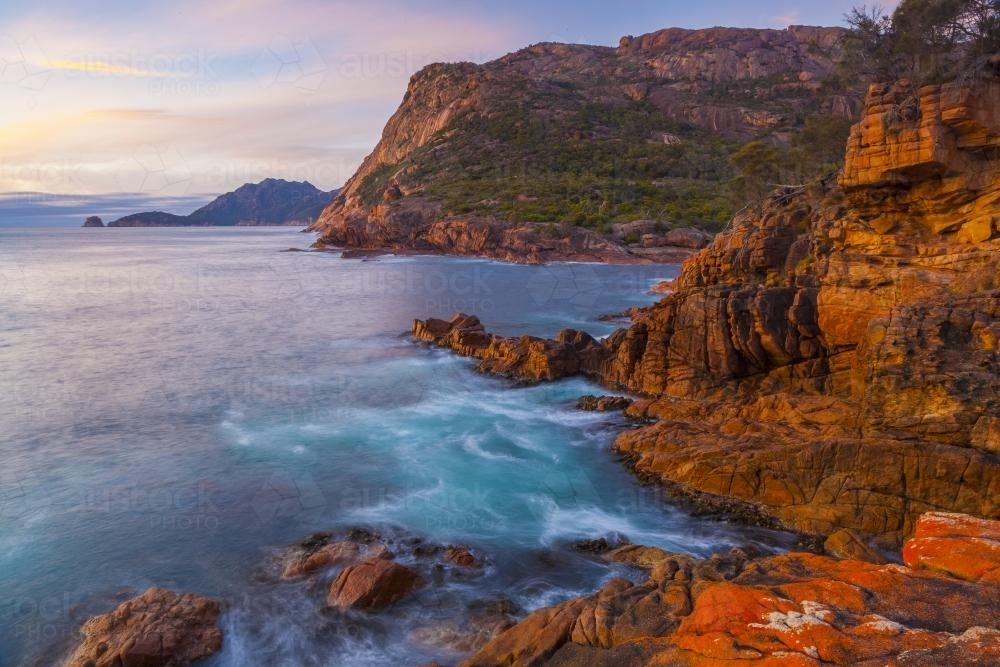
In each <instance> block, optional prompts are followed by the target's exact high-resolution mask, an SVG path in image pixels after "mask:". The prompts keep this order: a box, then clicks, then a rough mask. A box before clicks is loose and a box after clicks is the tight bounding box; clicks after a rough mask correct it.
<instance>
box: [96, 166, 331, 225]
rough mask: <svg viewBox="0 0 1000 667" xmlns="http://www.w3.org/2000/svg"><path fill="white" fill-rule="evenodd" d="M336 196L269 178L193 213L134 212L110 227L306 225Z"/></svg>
mask: <svg viewBox="0 0 1000 667" xmlns="http://www.w3.org/2000/svg"><path fill="white" fill-rule="evenodd" d="M335 196H336V191H334V192H323V191H322V190H319V189H318V188H316V187H315V186H313V185H312V184H311V183H308V182H304V181H303V182H295V181H285V180H282V179H276V178H267V179H264V180H263V181H261V182H260V183H247V184H245V185H242V186H240V187H239V188H237V189H236V190H234V191H233V192H228V193H226V194H224V195H221V196H219V197H217V198H216V199H214V200H212V201H211V202H210V203H208V204H206V205H205V206H202V207H201V208H199V209H198V210H197V211H195V212H194V213H192V214H190V215H175V214H173V213H165V212H163V211H149V212H145V213H133V214H131V215H127V216H125V217H123V218H119V219H117V220H113V221H111V222H109V223H108V227H212V226H218V227H237V226H240V227H244V226H267V225H296V226H303V227H304V226H307V225H309V224H311V223H312V222H313V221H315V220H316V218H317V217H318V216H319V214H320V212H322V210H323V209H324V208H325V207H326V206H327V204H329V203H330V200H331V199H333V197H335Z"/></svg>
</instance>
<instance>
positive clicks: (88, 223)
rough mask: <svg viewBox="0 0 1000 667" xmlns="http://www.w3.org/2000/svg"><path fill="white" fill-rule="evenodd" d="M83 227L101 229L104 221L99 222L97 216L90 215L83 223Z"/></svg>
mask: <svg viewBox="0 0 1000 667" xmlns="http://www.w3.org/2000/svg"><path fill="white" fill-rule="evenodd" d="M83 226H84V227H103V226H104V221H103V220H101V219H100V218H99V217H98V216H96V215H92V216H90V217H89V218H87V219H86V220H84V221H83Z"/></svg>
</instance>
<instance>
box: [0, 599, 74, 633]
mask: <svg viewBox="0 0 1000 667" xmlns="http://www.w3.org/2000/svg"><path fill="white" fill-rule="evenodd" d="M79 603H80V601H79V600H76V599H74V598H73V597H72V596H70V594H69V593H62V594H59V595H47V596H40V597H34V596H30V595H21V596H12V597H6V598H0V624H2V625H5V626H7V627H9V628H13V634H14V638H15V639H20V640H22V641H32V642H38V641H48V642H51V641H56V640H62V639H68V638H70V637H71V636H74V635H75V631H76V625H77V624H76V620H77V619H75V618H74V613H73V612H74V610H75V609H76V608H77V607H78V605H79Z"/></svg>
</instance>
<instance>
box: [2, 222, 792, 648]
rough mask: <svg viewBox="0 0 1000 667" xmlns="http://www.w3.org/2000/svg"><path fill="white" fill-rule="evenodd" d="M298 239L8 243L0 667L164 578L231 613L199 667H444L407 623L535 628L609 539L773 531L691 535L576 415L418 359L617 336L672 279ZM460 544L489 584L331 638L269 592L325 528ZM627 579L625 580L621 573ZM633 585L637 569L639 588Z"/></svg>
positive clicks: (292, 603)
mask: <svg viewBox="0 0 1000 667" xmlns="http://www.w3.org/2000/svg"><path fill="white" fill-rule="evenodd" d="M311 241H312V237H311V236H309V235H305V234H301V233H299V232H297V231H294V230H287V229H58V230H18V229H0V665H5V666H6V665H22V664H52V663H53V662H54V661H56V660H57V659H58V657H59V656H60V655H61V652H62V651H64V650H65V648H66V646H67V644H68V643H69V642H71V641H72V637H73V633H74V632H75V630H76V629H77V628H78V627H79V625H80V623H81V622H82V621H83V620H84V619H85V618H87V617H88V616H89V615H92V614H95V613H101V612H104V611H107V610H109V609H111V608H113V607H114V606H115V605H116V604H117V603H118V602H120V601H121V600H122V599H124V597H125V596H130V595H134V594H137V593H138V592H141V591H142V590H144V589H145V588H147V587H149V586H152V585H158V586H164V587H168V588H173V589H178V590H191V591H197V592H201V593H204V594H207V595H211V596H215V597H217V598H219V599H222V600H224V601H225V611H224V615H223V625H224V630H225V633H226V640H225V646H224V649H223V651H222V653H221V654H219V655H218V656H216V657H214V658H212V659H210V660H209V661H207V664H208V665H212V666H220V665H227V666H230V665H231V666H234V667H235V666H237V665H240V666H242V665H248V664H257V665H342V664H374V665H382V664H419V663H422V662H427V661H430V660H440V661H444V662H448V661H454V660H455V658H456V655H455V654H453V653H449V652H448V651H447V650H446V649H442V648H440V647H436V646H434V645H428V644H427V642H423V641H420V640H418V639H417V637H419V636H421V635H420V632H419V630H420V629H421V628H422V627H426V626H429V625H433V624H436V623H441V622H443V621H447V619H448V618H449V616H451V617H453V616H454V615H455V614H459V613H464V612H463V611H462V610H464V609H465V605H467V604H468V603H469V602H470V601H472V600H490V599H496V598H498V597H504V598H506V599H508V600H510V601H511V602H513V603H514V604H515V605H517V606H518V607H519V608H520V609H521V610H523V611H524V612H527V611H530V610H532V609H535V608H537V607H539V606H543V605H547V604H553V603H555V602H558V601H560V600H563V599H565V598H567V597H570V596H573V595H578V594H583V593H587V592H591V591H593V590H595V589H596V588H597V587H598V586H599V585H600V584H601V582H602V581H605V580H607V579H609V578H611V577H613V576H621V575H622V574H623V571H622V570H620V569H613V568H610V567H608V566H606V565H603V564H601V563H599V562H598V561H597V560H596V559H593V558H591V557H588V556H587V555H586V554H583V553H580V552H578V551H576V550H574V549H573V548H572V544H573V543H574V542H576V541H579V540H584V539H593V538H598V537H602V536H604V537H607V536H612V537H616V538H622V537H624V538H627V539H629V540H631V541H633V542H639V543H645V544H651V545H657V546H661V547H665V548H668V549H672V550H676V551H683V552H689V553H693V554H708V553H711V552H713V551H716V550H720V549H726V548H728V547H729V546H731V545H737V544H746V543H748V542H755V543H758V544H763V545H765V546H767V547H772V548H779V547H780V546H782V544H783V538H782V537H781V536H778V535H773V534H767V533H761V532H759V531H750V530H749V529H743V528H738V527H732V526H728V525H726V524H724V523H718V522H712V521H707V520H704V519H692V518H690V517H687V516H686V515H684V514H683V513H681V512H679V511H677V510H675V509H673V508H671V507H670V506H669V505H666V504H664V503H663V502H661V501H660V499H659V498H658V496H657V494H656V493H655V492H654V491H653V490H650V489H643V488H642V487H640V486H639V485H637V484H636V483H635V482H634V480H633V479H632V477H631V476H630V475H629V473H628V472H627V471H625V470H624V469H623V468H622V467H621V466H620V465H619V464H618V463H617V462H616V459H615V457H614V456H613V455H612V454H611V453H610V452H609V451H608V445H609V443H610V441H611V439H612V438H613V437H614V434H615V433H616V432H619V431H620V429H621V428H623V427H625V426H624V425H623V424H621V423H620V421H619V420H618V419H617V418H616V417H612V416H608V415H594V414H585V413H580V412H577V411H575V410H574V409H573V407H572V406H573V403H574V401H575V399H576V398H577V397H578V396H580V395H581V394H584V393H595V392H599V391H600V390H599V389H598V388H596V387H594V386H592V385H590V384H588V383H586V382H584V381H582V380H569V381H564V382H559V383H555V384H551V385H545V386H541V387H535V388H527V389H526V388H517V387H513V386H511V385H509V384H508V383H506V382H504V381H501V380H498V379H494V378H488V377H483V376H480V375H477V374H476V373H474V372H473V371H472V363H471V362H470V361H468V360H465V359H459V358H456V357H454V356H452V355H450V354H448V353H445V352H443V351H439V350H432V349H428V348H427V347H425V346H421V345H418V344H415V343H414V342H412V341H411V340H410V338H409V337H408V335H407V333H408V331H409V329H410V325H411V321H412V319H413V318H414V317H421V318H423V317H427V316H434V317H448V316H450V315H451V314H452V313H454V312H456V311H459V310H461V311H465V312H469V313H475V314H477V315H479V316H480V317H481V318H482V320H483V321H484V323H485V324H486V325H487V328H489V329H490V330H492V331H494V332H497V333H502V334H516V333H530V334H536V335H546V336H551V335H554V334H555V333H557V332H558V331H559V330H560V329H561V328H564V327H567V326H570V327H576V328H582V329H585V330H587V331H589V332H590V333H592V334H594V335H595V336H602V335H607V334H608V333H610V332H611V331H612V330H613V328H614V326H615V325H614V324H608V323H603V322H599V321H598V320H597V317H598V316H599V315H601V314H604V313H612V312H620V311H622V310H623V309H625V308H627V307H629V306H633V305H639V304H646V303H650V302H651V301H652V300H653V298H654V297H651V296H650V295H649V293H648V289H649V287H650V285H652V284H653V283H655V282H656V281H658V280H662V279H664V278H668V277H673V276H675V275H676V272H677V271H676V267H671V266H660V267H655V268H649V267H613V266H611V267H609V266H594V265H582V264H574V265H570V264H565V265H552V266H549V267H524V266H511V265H504V264H498V263H493V262H486V261H476V260H461V259H450V258H431V257H409V258H393V257H385V258H378V259H373V260H369V261H362V260H345V259H341V258H340V257H339V256H338V255H337V254H333V253H295V252H282V251H283V250H285V249H287V248H289V247H297V248H307V247H308V245H309V243H310V242H311ZM350 527H365V528H368V529H370V530H376V531H379V532H381V533H384V534H387V535H394V536H404V537H405V536H410V535H416V536H421V537H424V538H426V539H427V540H430V541H433V542H436V543H442V544H464V545H469V546H472V547H474V548H475V549H477V550H479V551H480V552H481V553H483V554H486V555H487V556H488V558H489V560H490V566H489V567H488V568H487V569H486V571H485V572H483V573H482V574H481V575H479V576H476V577H469V578H467V579H463V580H450V579H448V578H444V579H443V580H441V581H435V582H433V583H432V585H431V586H430V587H429V589H427V590H426V591H425V593H424V594H422V596H421V598H420V599H414V600H409V601H405V602H404V603H403V604H401V605H398V606H397V608H394V609H393V611H392V612H391V613H388V614H383V615H380V616H374V617H357V618H354V619H353V620H350V621H347V620H345V619H343V618H334V617H331V616H330V615H329V614H326V613H324V612H323V610H322V600H323V595H322V591H317V590H316V588H314V587H311V586H310V585H309V584H305V583H301V582H298V583H297V582H281V581H278V580H277V579H276V577H275V576H274V568H275V557H276V554H278V553H279V551H280V550H281V549H282V548H283V547H286V546H287V545H289V544H292V543H295V542H296V541H299V540H301V539H303V538H304V537H306V536H308V535H310V534H312V533H315V532H318V531H337V530H343V529H347V528H350ZM624 574H628V573H624ZM633 576H634V575H633Z"/></svg>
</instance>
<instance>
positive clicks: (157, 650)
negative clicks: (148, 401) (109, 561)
mask: <svg viewBox="0 0 1000 667" xmlns="http://www.w3.org/2000/svg"><path fill="white" fill-rule="evenodd" d="M218 620H219V605H218V603H217V602H214V601H213V600H209V599H208V598H204V597H201V596H200V595H194V594H192V593H188V594H186V595H181V594H178V593H174V592H172V591H168V590H164V589H161V588H150V589H149V590H147V591H146V592H145V593H143V594H142V595H140V596H139V597H137V598H134V599H132V600H129V601H127V602H124V603H122V604H121V605H120V606H119V607H118V608H117V609H115V610H114V611H112V612H110V613H108V614H104V615H103V616H95V617H94V618H92V619H90V620H89V621H87V622H86V623H85V624H84V625H83V628H82V629H81V633H82V634H83V641H82V642H81V644H80V646H79V647H78V648H77V649H76V650H75V651H74V652H73V654H72V655H71V656H70V657H69V659H68V661H67V662H66V665H67V667H128V666H131V665H142V666H144V667H146V666H148V667H174V666H175V665H187V664H190V663H192V662H194V661H196V660H200V659H201V658H204V657H207V656H210V655H212V654H213V653H216V652H217V651H218V650H219V649H220V648H222V632H221V631H220V630H219V628H218Z"/></svg>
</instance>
